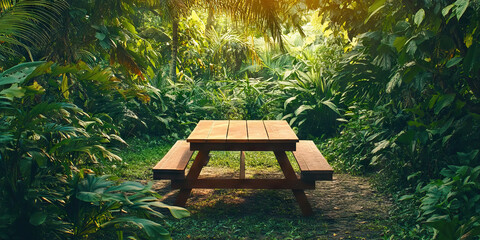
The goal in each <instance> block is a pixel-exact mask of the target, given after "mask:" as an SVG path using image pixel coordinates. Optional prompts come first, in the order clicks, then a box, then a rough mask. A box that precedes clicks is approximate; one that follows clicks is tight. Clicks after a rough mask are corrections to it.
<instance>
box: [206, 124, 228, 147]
mask: <svg viewBox="0 0 480 240" xmlns="http://www.w3.org/2000/svg"><path fill="white" fill-rule="evenodd" d="M228 125H229V121H228V120H217V121H214V122H213V127H212V131H210V135H208V138H207V141H206V142H208V143H224V142H226V140H227V133H228Z"/></svg>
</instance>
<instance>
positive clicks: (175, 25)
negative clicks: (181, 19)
mask: <svg viewBox="0 0 480 240" xmlns="http://www.w3.org/2000/svg"><path fill="white" fill-rule="evenodd" d="M177 51H178V19H177V18H175V17H174V19H173V21H172V59H171V62H170V79H172V81H173V82H176V81H177Z"/></svg>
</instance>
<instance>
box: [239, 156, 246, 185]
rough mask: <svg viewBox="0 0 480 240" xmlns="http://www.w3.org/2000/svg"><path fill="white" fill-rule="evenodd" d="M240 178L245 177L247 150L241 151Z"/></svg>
mask: <svg viewBox="0 0 480 240" xmlns="http://www.w3.org/2000/svg"><path fill="white" fill-rule="evenodd" d="M240 179H245V152H244V151H240Z"/></svg>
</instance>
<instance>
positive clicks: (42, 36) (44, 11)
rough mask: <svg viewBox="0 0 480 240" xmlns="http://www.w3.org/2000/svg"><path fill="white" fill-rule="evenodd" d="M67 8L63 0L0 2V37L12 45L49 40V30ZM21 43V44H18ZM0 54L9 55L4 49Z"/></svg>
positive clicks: (2, 48) (3, 48)
mask: <svg viewBox="0 0 480 240" xmlns="http://www.w3.org/2000/svg"><path fill="white" fill-rule="evenodd" d="M67 6H68V4H67V2H66V1H65V0H55V1H46V0H32V1H21V0H20V1H8V0H2V1H1V2H0V37H2V38H3V39H9V40H7V41H5V40H4V41H5V42H8V43H10V44H13V45H22V44H25V45H23V47H25V46H26V45H36V44H39V43H42V42H43V43H45V42H47V41H48V39H49V33H50V30H51V29H52V28H53V26H54V25H55V24H57V23H58V21H57V19H58V16H60V14H61V12H62V11H63V10H64V9H66V8H67ZM19 43H22V44H19ZM0 52H4V53H11V51H10V52H9V51H8V49H6V47H3V46H2V47H1V48H0Z"/></svg>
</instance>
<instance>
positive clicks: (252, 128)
mask: <svg viewBox="0 0 480 240" xmlns="http://www.w3.org/2000/svg"><path fill="white" fill-rule="evenodd" d="M247 132H248V141H249V142H267V141H268V135H267V130H265V125H264V124H263V121H262V120H249V121H247Z"/></svg>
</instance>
